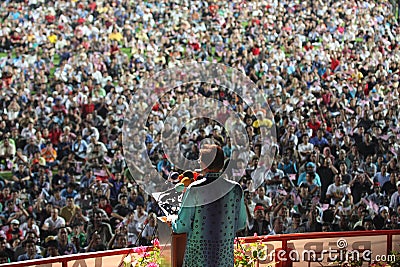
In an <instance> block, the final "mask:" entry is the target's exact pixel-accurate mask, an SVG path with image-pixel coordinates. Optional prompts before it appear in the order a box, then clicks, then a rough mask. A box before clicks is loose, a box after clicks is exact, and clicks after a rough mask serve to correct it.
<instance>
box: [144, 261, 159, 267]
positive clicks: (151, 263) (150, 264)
mask: <svg viewBox="0 0 400 267" xmlns="http://www.w3.org/2000/svg"><path fill="white" fill-rule="evenodd" d="M146 267H160V266H159V265H158V264H157V263H155V262H150V263H149V264H147V265H146Z"/></svg>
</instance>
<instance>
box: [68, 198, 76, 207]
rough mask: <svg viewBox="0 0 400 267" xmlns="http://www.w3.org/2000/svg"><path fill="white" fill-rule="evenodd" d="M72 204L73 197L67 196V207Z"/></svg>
mask: <svg viewBox="0 0 400 267" xmlns="http://www.w3.org/2000/svg"><path fill="white" fill-rule="evenodd" d="M73 206H74V198H73V197H72V196H68V197H67V207H69V208H72V207H73Z"/></svg>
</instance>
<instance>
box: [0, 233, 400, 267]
mask: <svg viewBox="0 0 400 267" xmlns="http://www.w3.org/2000/svg"><path fill="white" fill-rule="evenodd" d="M339 238H347V239H349V240H350V242H349V245H352V244H353V245H354V244H356V243H357V244H356V245H357V246H359V245H360V244H361V245H363V244H364V245H365V244H367V245H368V244H369V246H370V247H371V248H372V250H376V251H379V253H386V255H388V254H389V253H390V252H391V251H392V250H396V251H400V230H382V231H354V232H324V233H319V232H318V233H304V234H283V235H274V236H256V237H244V238H241V239H242V240H243V241H244V243H245V244H246V243H254V242H260V241H262V242H263V243H265V244H269V243H275V244H278V245H279V249H284V250H287V249H288V248H289V249H290V248H293V246H296V247H295V248H296V249H300V250H301V249H304V248H305V247H299V244H300V246H306V245H304V244H310V243H312V244H313V245H315V244H319V243H321V244H322V245H323V246H324V247H326V246H327V244H328V243H327V242H329V240H330V239H339ZM363 242H364V243H363ZM179 243H180V242H179ZM331 243H332V242H331ZM331 243H329V244H331ZM173 244H174V238H172V246H170V245H166V246H164V248H163V247H162V248H161V249H162V250H163V253H162V254H163V256H167V259H169V260H170V259H173V262H171V266H173V267H180V266H179V265H178V263H177V262H181V259H182V257H183V251H182V250H181V249H179V250H177V249H174V245H173ZM382 245H384V246H382ZM394 246H395V247H394ZM128 253H132V249H119V250H110V251H103V252H94V253H81V254H74V255H66V256H60V257H54V258H46V259H39V260H31V261H24V262H15V263H7V264H1V265H0V266H1V267H4V266H13V267H28V266H41V265H42V266H52V267H56V266H59V267H69V266H87V267H109V266H110V267H111V266H116V267H117V266H118V264H119V263H120V262H121V261H122V260H123V258H124V257H125V256H126V255H127V254H128ZM79 261H80V262H79ZM307 264H308V265H309V263H304V264H303V263H297V264H296V266H306V265H307ZM260 266H262V264H261V265H260ZM163 267H164V266H163Z"/></svg>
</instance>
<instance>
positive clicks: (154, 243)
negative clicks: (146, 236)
mask: <svg viewBox="0 0 400 267" xmlns="http://www.w3.org/2000/svg"><path fill="white" fill-rule="evenodd" d="M151 243H153V246H155V247H157V248H160V241H159V240H158V239H157V238H156V239H154V240H153V241H152V242H151Z"/></svg>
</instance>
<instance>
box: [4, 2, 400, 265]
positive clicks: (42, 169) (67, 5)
mask: <svg viewBox="0 0 400 267" xmlns="http://www.w3.org/2000/svg"><path fill="white" fill-rule="evenodd" d="M0 17H1V20H0V23H1V27H0V52H2V53H3V54H5V57H3V58H1V60H0V71H1V89H0V99H1V101H0V103H1V104H2V106H1V107H0V113H1V116H0V117H1V118H0V140H1V142H0V167H1V170H2V171H4V172H2V173H1V175H4V174H5V173H11V178H10V179H5V178H4V179H1V180H0V186H1V193H0V203H1V205H0V211H1V213H0V220H1V224H2V232H1V237H0V242H1V246H0V261H1V262H7V261H17V260H18V261H19V260H27V259H34V258H41V257H52V256H56V255H65V254H72V253H78V252H81V251H98V250H105V249H114V248H123V247H127V246H137V245H146V244H149V242H150V241H151V240H152V239H154V238H155V237H157V236H158V232H157V226H156V225H157V220H156V217H157V216H161V215H163V212H162V210H161V209H160V208H159V206H158V205H157V203H156V201H155V200H154V198H152V197H151V196H148V195H147V194H146V192H144V191H143V190H142V188H141V187H139V186H138V183H137V181H147V180H146V179H151V178H149V177H148V176H147V174H146V173H143V172H141V170H140V167H138V166H137V168H135V169H134V170H130V171H129V170H128V169H127V166H126V161H125V159H124V151H123V147H122V133H121V129H122V125H123V119H124V114H126V111H127V110H128V108H129V105H130V104H133V105H136V107H139V108H142V109H143V110H145V109H146V108H147V107H148V104H147V102H146V101H147V100H148V99H147V98H148V97H149V96H146V95H144V96H143V95H139V97H136V98H134V97H133V95H134V94H135V93H136V92H138V91H140V82H141V81H142V80H144V79H146V78H148V77H151V76H153V75H155V74H156V73H157V72H158V71H161V70H162V69H165V68H167V67H172V66H180V64H183V63H182V62H184V61H185V60H196V61H198V62H204V61H211V62H219V63H223V64H226V65H229V66H231V67H234V68H236V69H239V70H240V71H242V72H243V73H244V74H246V75H247V76H248V77H249V78H250V79H251V80H252V81H253V82H254V83H255V84H256V86H257V88H258V89H259V90H260V91H261V92H263V93H264V95H265V98H266V100H267V103H268V105H269V107H270V108H271V110H272V112H273V114H274V118H273V119H274V121H275V124H274V125H273V124H272V120H271V119H265V118H264V117H263V116H265V115H266V112H265V110H266V106H263V107H257V108H256V109H255V108H253V107H250V106H247V105H246V103H245V102H244V101H243V99H241V98H240V96H237V95H234V94H230V93H229V92H227V91H225V89H221V88H218V86H213V85H207V84H202V83H198V84H195V85H193V86H188V87H182V88H181V90H180V91H177V92H176V93H175V94H169V95H167V96H165V97H161V98H160V99H159V103H157V104H156V105H154V107H153V109H152V111H153V112H152V115H151V117H149V120H148V123H147V134H146V140H145V141H144V140H139V143H140V142H145V143H146V148H147V152H148V155H149V156H150V159H151V161H152V163H153V164H154V166H155V167H156V168H157V170H158V171H159V172H160V173H161V174H162V175H163V177H164V178H168V177H169V175H170V173H171V172H173V171H177V170H174V164H173V163H171V162H169V161H168V158H167V157H166V155H165V154H164V152H163V147H162V143H163V137H165V136H168V135H167V133H168V132H171V131H178V132H179V133H180V143H179V145H178V148H179V149H180V151H181V152H182V153H183V154H184V155H185V157H186V158H187V159H193V160H195V159H197V158H198V151H199V146H200V144H201V141H202V140H203V139H206V138H210V139H212V140H213V141H214V142H216V143H218V144H219V145H221V147H223V150H224V153H225V156H226V159H227V162H228V161H232V162H234V163H235V164H236V168H237V169H238V170H240V169H245V172H244V173H238V172H234V171H232V173H230V175H231V176H240V177H241V178H240V179H239V180H240V183H241V184H242V186H243V188H244V189H245V196H246V206H247V212H248V223H247V229H246V230H245V231H243V233H241V235H254V234H257V235H267V234H280V233H299V232H312V231H348V230H373V229H398V228H399V224H398V219H399V215H400V209H399V204H400V198H399V194H400V179H399V177H400V172H399V163H398V153H399V145H398V143H397V140H398V137H399V132H400V131H399V130H400V128H399V126H400V125H399V111H398V106H399V92H400V91H399V64H400V49H399V48H400V47H399V41H400V27H399V24H398V22H397V21H396V18H395V16H394V7H393V6H392V5H391V4H390V2H388V1H385V0H376V1H374V0H363V1H344V0H339V1H324V2H322V1H309V0H307V1H302V2H301V3H298V2H296V1H286V0H279V1H278V0H262V1H256V2H247V1H236V0H234V1H230V2H223V1H220V2H217V1H200V0H196V1H184V0H183V1H156V0H148V1H141V0H139V1H127V0H120V1H111V0H105V1H87V0H82V1H44V0H25V1H21V0H20V1H2V2H1V3H0ZM199 96H205V97H211V98H215V99H219V100H222V101H228V103H229V105H227V106H226V108H227V109H230V110H233V111H235V113H237V114H238V115H239V118H240V120H239V121H238V122H237V124H238V125H239V124H240V125H242V126H244V127H245V129H246V132H247V135H248V137H249V141H250V147H251V150H252V154H251V160H250V161H249V162H246V160H244V159H243V157H242V156H241V155H242V154H241V153H240V152H241V151H240V149H238V148H237V147H235V144H234V143H233V144H232V142H231V140H230V139H231V137H230V136H229V135H227V131H226V129H225V128H224V126H226V125H218V123H216V122H215V121H212V120H200V121H198V122H197V123H196V124H192V125H191V126H190V127H189V126H188V127H184V128H179V127H178V126H180V124H179V123H178V122H174V121H172V122H171V121H170V122H168V123H166V122H165V121H164V120H165V118H166V117H167V113H168V111H169V110H171V108H173V107H174V106H177V105H179V104H182V103H190V100H193V99H194V100H196V99H197V98H198V97H199ZM179 112H180V115H182V118H188V119H190V118H191V116H194V115H193V113H192V110H190V106H188V105H186V107H184V108H181V109H180V111H179ZM219 113H220V116H221V117H224V116H226V113H225V112H224V109H221V110H220V111H219ZM264 127H266V128H267V129H269V130H270V129H271V127H275V128H276V129H274V130H276V133H277V140H276V143H277V147H278V149H277V150H276V158H275V160H274V162H271V164H270V165H271V167H270V168H269V167H268V168H265V167H262V166H261V167H260V168H257V165H258V160H259V158H260V157H262V153H263V149H261V144H260V142H261V141H260V138H259V135H260V132H261V131H262V128H264ZM132 156H133V157H143V156H144V155H132ZM254 170H257V171H254ZM260 181H261V182H260Z"/></svg>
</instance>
